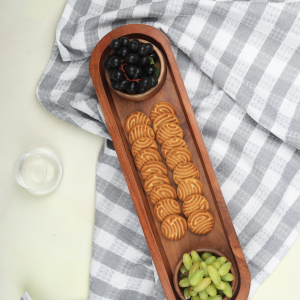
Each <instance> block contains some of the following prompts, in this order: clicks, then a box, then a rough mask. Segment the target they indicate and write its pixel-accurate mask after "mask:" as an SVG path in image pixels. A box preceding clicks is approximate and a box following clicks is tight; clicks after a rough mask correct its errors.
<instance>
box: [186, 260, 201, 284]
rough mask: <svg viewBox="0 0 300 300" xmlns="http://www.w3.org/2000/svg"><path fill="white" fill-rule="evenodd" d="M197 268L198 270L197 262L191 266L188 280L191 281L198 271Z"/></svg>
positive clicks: (198, 264)
mask: <svg viewBox="0 0 300 300" xmlns="http://www.w3.org/2000/svg"><path fill="white" fill-rule="evenodd" d="M199 268H200V263H199V262H198V261H197V262H195V263H194V264H193V265H192V267H191V269H190V271H189V280H191V278H192V277H193V276H194V274H195V273H196V272H197V271H198V270H199Z"/></svg>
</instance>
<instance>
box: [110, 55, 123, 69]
mask: <svg viewBox="0 0 300 300" xmlns="http://www.w3.org/2000/svg"><path fill="white" fill-rule="evenodd" d="M109 63H110V65H111V66H112V67H113V68H120V67H121V59H120V57H117V56H113V57H112V58H111V59H110V60H109Z"/></svg>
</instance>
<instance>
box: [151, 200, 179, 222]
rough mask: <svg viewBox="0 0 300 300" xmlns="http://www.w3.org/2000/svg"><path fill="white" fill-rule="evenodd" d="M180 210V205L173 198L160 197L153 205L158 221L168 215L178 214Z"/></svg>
mask: <svg viewBox="0 0 300 300" xmlns="http://www.w3.org/2000/svg"><path fill="white" fill-rule="evenodd" d="M180 212H181V209H180V206H179V204H178V202H177V201H176V200H174V199H162V200H160V201H158V202H157V203H156V204H155V206H154V216H155V218H156V219H157V220H158V221H159V222H162V221H163V220H164V219H165V218H166V217H168V216H170V215H180Z"/></svg>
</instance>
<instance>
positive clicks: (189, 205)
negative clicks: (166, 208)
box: [182, 195, 209, 218]
mask: <svg viewBox="0 0 300 300" xmlns="http://www.w3.org/2000/svg"><path fill="white" fill-rule="evenodd" d="M198 209H203V210H209V204H208V201H207V200H206V198H205V197H203V196H202V195H191V196H188V197H186V199H185V200H184V202H183V205H182V211H183V213H184V215H185V216H186V217H187V218H188V217H189V215H190V214H191V213H192V212H193V211H195V210H198Z"/></svg>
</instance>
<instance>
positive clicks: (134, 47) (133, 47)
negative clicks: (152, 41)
mask: <svg viewBox="0 0 300 300" xmlns="http://www.w3.org/2000/svg"><path fill="white" fill-rule="evenodd" d="M138 46H139V45H138V43H137V42H135V41H130V42H129V43H128V46H127V48H128V49H129V51H130V52H136V50H137V48H138Z"/></svg>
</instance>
